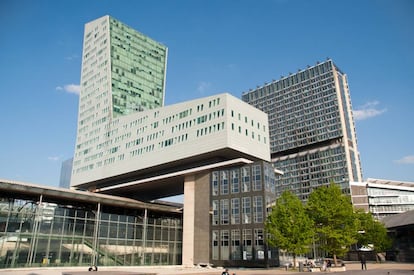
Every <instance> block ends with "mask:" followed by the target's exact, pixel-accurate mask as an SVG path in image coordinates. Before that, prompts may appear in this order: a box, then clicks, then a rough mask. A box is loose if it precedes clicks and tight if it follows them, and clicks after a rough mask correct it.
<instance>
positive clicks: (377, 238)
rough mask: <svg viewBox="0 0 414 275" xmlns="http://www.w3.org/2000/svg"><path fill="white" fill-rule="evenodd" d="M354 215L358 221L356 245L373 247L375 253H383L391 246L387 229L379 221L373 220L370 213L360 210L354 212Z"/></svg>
mask: <svg viewBox="0 0 414 275" xmlns="http://www.w3.org/2000/svg"><path fill="white" fill-rule="evenodd" d="M356 214H357V218H358V221H359V229H358V233H359V234H358V236H357V238H358V244H360V245H363V246H368V245H373V246H374V247H373V249H374V251H375V252H383V251H385V250H386V249H387V248H389V247H390V246H391V239H390V238H389V237H388V235H387V229H386V228H385V226H384V225H383V224H382V223H381V222H380V221H377V220H375V219H374V217H373V216H372V214H371V213H365V212H364V211H362V210H358V211H356Z"/></svg>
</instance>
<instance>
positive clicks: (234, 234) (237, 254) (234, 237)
mask: <svg viewBox="0 0 414 275" xmlns="http://www.w3.org/2000/svg"><path fill="white" fill-rule="evenodd" d="M240 249H241V247H240V230H238V229H235V230H232V231H231V259H232V260H240V259H241V250H240Z"/></svg>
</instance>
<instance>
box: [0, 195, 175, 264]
mask: <svg viewBox="0 0 414 275" xmlns="http://www.w3.org/2000/svg"><path fill="white" fill-rule="evenodd" d="M92 208H93V207H91V206H90V205H89V206H83V207H82V206H75V205H59V204H56V203H49V202H46V201H44V200H43V201H42V199H40V200H39V201H33V200H22V199H15V198H5V197H2V198H0V268H14V267H34V266H90V265H93V264H96V265H98V266H118V265H119V266H137V265H176V264H181V253H182V220H181V217H168V216H164V215H160V214H158V213H151V212H150V211H146V210H144V209H116V208H115V207H106V206H102V210H101V211H98V210H97V209H92ZM96 225H97V226H96ZM94 236H96V238H94Z"/></svg>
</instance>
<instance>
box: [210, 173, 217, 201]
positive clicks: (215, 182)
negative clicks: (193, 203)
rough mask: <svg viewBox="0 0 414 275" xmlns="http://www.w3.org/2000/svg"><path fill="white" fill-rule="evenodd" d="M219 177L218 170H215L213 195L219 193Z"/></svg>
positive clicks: (212, 180)
mask: <svg viewBox="0 0 414 275" xmlns="http://www.w3.org/2000/svg"><path fill="white" fill-rule="evenodd" d="M218 178H219V173H218V172H213V173H212V174H211V193H212V195H213V196H217V195H218V194H219V185H218Z"/></svg>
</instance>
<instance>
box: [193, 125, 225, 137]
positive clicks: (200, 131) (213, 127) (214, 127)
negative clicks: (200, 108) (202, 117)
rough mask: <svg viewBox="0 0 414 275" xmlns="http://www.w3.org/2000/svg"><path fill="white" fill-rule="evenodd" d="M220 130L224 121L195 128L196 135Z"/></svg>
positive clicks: (222, 128) (199, 135)
mask: <svg viewBox="0 0 414 275" xmlns="http://www.w3.org/2000/svg"><path fill="white" fill-rule="evenodd" d="M220 130H224V122H221V123H217V124H213V125H210V126H208V127H205V128H201V129H197V134H196V135H197V137H201V136H203V135H207V134H211V133H215V132H217V131H220Z"/></svg>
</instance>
